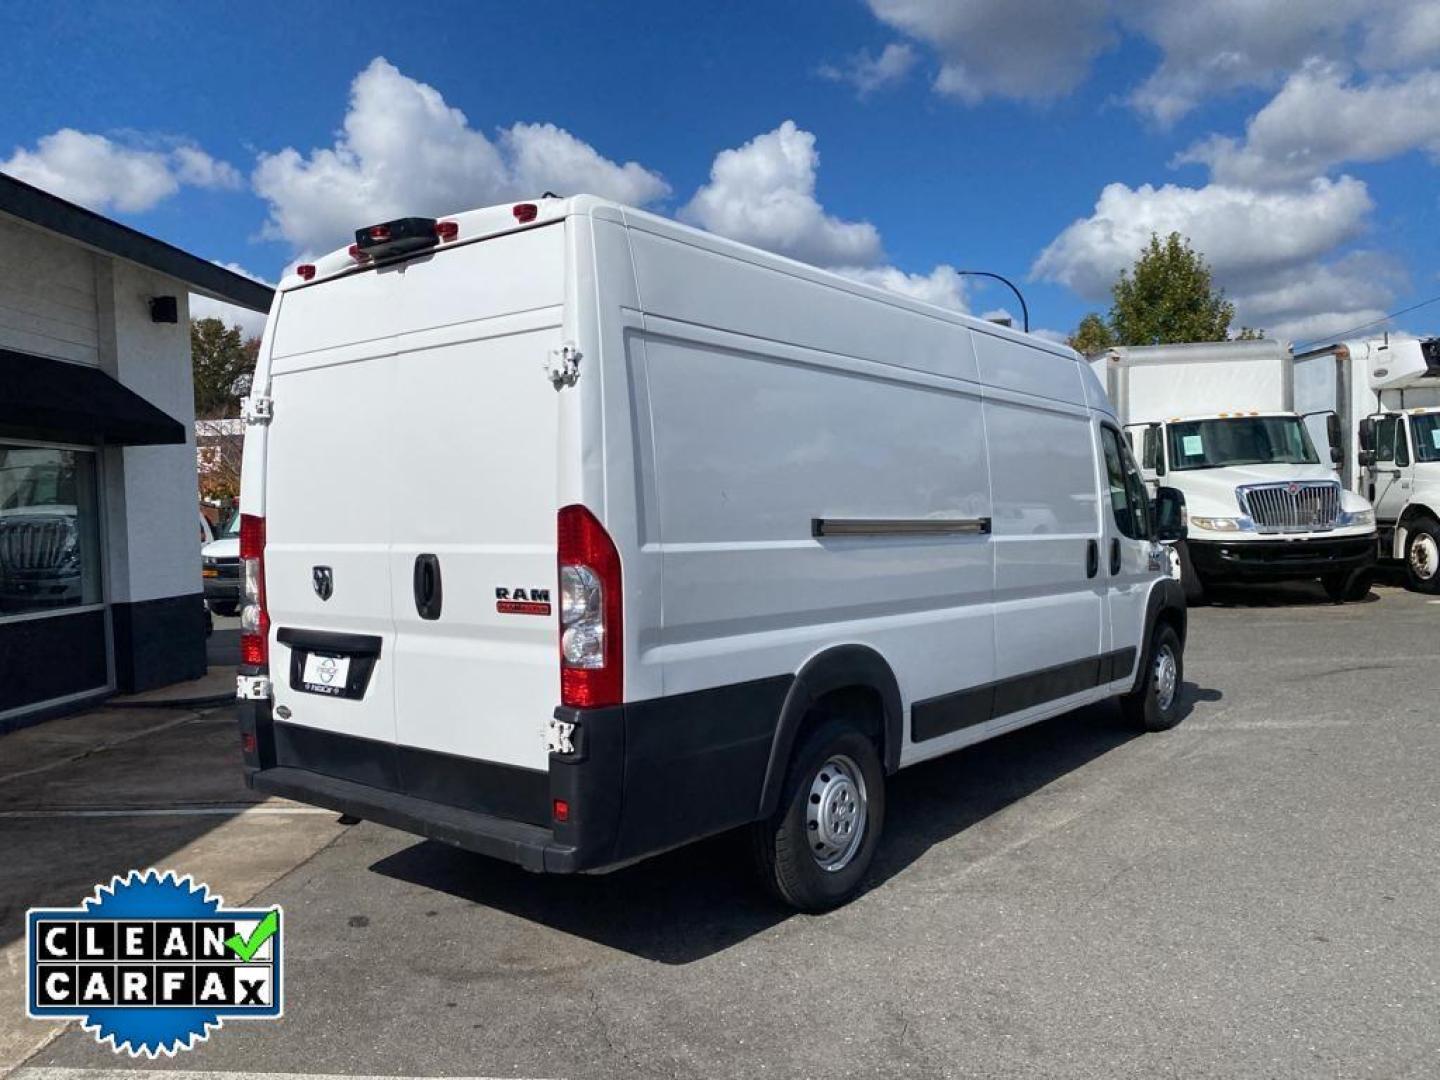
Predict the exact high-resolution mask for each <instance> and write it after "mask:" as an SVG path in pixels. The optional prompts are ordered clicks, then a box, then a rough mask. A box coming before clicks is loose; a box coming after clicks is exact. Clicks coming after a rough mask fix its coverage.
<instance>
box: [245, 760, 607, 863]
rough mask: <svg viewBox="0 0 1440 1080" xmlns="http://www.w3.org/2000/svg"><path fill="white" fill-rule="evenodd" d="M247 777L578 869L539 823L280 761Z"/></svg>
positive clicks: (475, 846)
mask: <svg viewBox="0 0 1440 1080" xmlns="http://www.w3.org/2000/svg"><path fill="white" fill-rule="evenodd" d="M246 780H247V782H248V783H249V785H250V786H251V787H252V788H254V789H256V790H257V791H264V792H268V793H269V794H271V795H280V796H283V797H284V798H287V799H295V800H296V801H297V802H303V803H310V804H311V805H314V806H323V807H325V808H326V809H329V810H334V811H337V812H338V813H342V814H352V815H354V816H355V817H358V818H364V819H365V820H366V821H375V822H378V823H379V824H381V825H388V826H390V827H391V828H392V829H400V830H402V831H404V832H409V833H415V834H416V835H417V836H424V837H427V838H429V839H431V840H439V841H442V842H443V843H446V844H453V845H455V846H456V847H461V848H465V849H466V850H467V851H474V852H477V853H479V854H481V855H488V856H490V857H491V858H492V859H500V860H502V861H504V862H510V863H515V864H517V865H519V866H522V867H524V868H525V869H526V870H534V871H537V872H542V871H543V872H548V873H552V874H565V873H572V872H574V871H575V870H577V869H579V868H580V866H579V863H580V859H579V855H580V853H579V852H578V851H577V849H575V848H573V847H568V846H566V845H563V844H557V843H555V837H554V834H553V833H552V832H551V831H550V830H549V829H545V828H542V827H541V826H539V825H530V824H528V823H526V822H523V821H512V820H509V819H507V818H500V817H494V816H493V815H490V814H482V813H480V812H479V811H476V810H463V809H461V808H459V807H456V806H447V805H445V804H444V803H436V802H430V801H429V800H426V799H417V798H415V797H414V796H413V795H402V794H398V793H396V792H393V791H383V790H381V789H380V788H374V787H370V786H368V785H366V784H357V783H355V782H354V781H353V780H339V779H336V778H335V777H333V776H324V775H322V774H320V773H315V772H309V771H307V770H305V769H296V768H289V767H286V766H283V765H282V766H276V767H275V768H272V769H257V770H254V771H251V772H248V773H247V774H246Z"/></svg>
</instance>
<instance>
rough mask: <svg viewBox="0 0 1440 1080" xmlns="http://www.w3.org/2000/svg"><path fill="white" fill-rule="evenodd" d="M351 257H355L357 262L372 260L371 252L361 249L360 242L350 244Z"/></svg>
mask: <svg viewBox="0 0 1440 1080" xmlns="http://www.w3.org/2000/svg"><path fill="white" fill-rule="evenodd" d="M350 258H352V259H354V260H355V261H356V262H361V263H363V262H369V261H370V253H369V252H368V251H361V250H360V245H359V244H351V245H350Z"/></svg>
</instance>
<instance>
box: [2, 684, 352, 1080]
mask: <svg viewBox="0 0 1440 1080" xmlns="http://www.w3.org/2000/svg"><path fill="white" fill-rule="evenodd" d="M231 678H232V679H233V675H232V676H231ZM232 685H233V684H232ZM343 831H344V829H343V827H342V826H340V825H339V824H338V823H337V821H336V817H335V815H334V814H331V813H328V812H326V811H320V810H316V809H314V808H312V807H306V806H300V805H298V804H295V803H291V802H288V801H286V800H282V799H265V798H261V797H260V796H257V795H256V793H254V792H252V791H249V790H248V789H247V788H246V787H245V784H244V781H243V780H242V778H241V770H240V749H239V743H238V738H237V735H236V730H235V716H234V708H233V706H224V707H220V708H214V709H208V710H203V711H194V710H184V709H176V708H174V707H165V708H144V707H137V708H127V709H110V708H104V709H97V710H95V711H93V712H88V713H83V714H80V715H77V716H71V717H65V718H63V719H59V720H52V721H50V722H49V723H44V724H39V725H36V726H35V727H31V728H24V729H22V730H20V731H16V732H13V733H11V734H9V735H6V736H3V737H0V866H3V867H4V868H5V872H4V873H3V874H0V1076H4V1075H5V1074H6V1073H7V1072H8V1071H9V1070H11V1069H13V1068H14V1067H15V1066H17V1065H18V1064H20V1062H22V1061H24V1060H25V1059H26V1058H27V1057H29V1056H30V1055H31V1054H32V1053H34V1052H35V1051H36V1050H37V1049H39V1048H40V1047H41V1046H43V1045H45V1043H47V1042H48V1041H49V1040H50V1039H52V1038H54V1036H55V1035H56V1034H57V1033H58V1032H59V1031H61V1030H62V1029H63V1025H59V1024H54V1023H47V1022H41V1021H35V1020H29V1019H26V1018H25V1002H24V993H25V978H24V964H25V941H24V925H25V911H26V909H27V908H30V907H35V906H56V907H73V906H75V905H76V904H79V903H80V902H81V901H82V900H83V899H84V898H85V897H86V896H88V895H89V894H90V891H91V890H92V889H93V888H94V886H95V885H96V884H97V883H98V882H101V881H106V882H108V881H109V880H110V878H111V877H112V876H113V875H116V874H121V875H123V874H125V873H127V872H128V871H130V870H131V869H145V868H147V867H151V866H154V867H156V868H158V869H162V870H166V869H170V870H175V871H176V872H177V873H181V874H187V873H188V874H191V875H193V877H194V878H195V880H196V881H197V882H204V883H206V884H208V885H209V886H210V889H211V891H212V893H219V894H220V895H221V896H223V897H224V899H225V901H226V903H227V904H232V905H234V904H242V903H245V902H246V901H248V900H250V899H251V898H252V897H253V896H255V894H256V893H258V892H259V891H260V890H261V889H263V888H265V887H266V886H267V885H269V884H270V883H271V882H273V881H275V880H277V879H278V878H280V877H281V876H283V875H284V874H286V873H288V872H289V871H290V870H292V869H294V868H295V867H296V866H298V865H300V864H301V863H303V862H304V861H305V860H306V859H308V858H309V857H310V856H311V855H313V854H314V853H315V852H316V851H318V850H320V849H321V848H323V847H324V846H325V845H326V844H328V843H329V842H330V841H332V840H333V839H335V837H336V836H338V835H339V834H340V833H341V832H343Z"/></svg>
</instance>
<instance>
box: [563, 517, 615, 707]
mask: <svg viewBox="0 0 1440 1080" xmlns="http://www.w3.org/2000/svg"><path fill="white" fill-rule="evenodd" d="M558 539H559V544H558V547H559V563H560V702H561V704H563V705H570V706H574V707H576V708H595V707H597V706H602V705H618V704H620V701H621V698H622V695H623V692H624V672H623V670H622V664H623V661H624V655H625V643H624V635H623V633H622V626H621V621H620V616H621V598H620V553H619V552H618V551H617V550H616V549H615V544H614V542H613V541H612V540H611V539H610V534H609V533H607V532H606V531H605V527H604V526H603V525H601V524H600V522H599V521H597V520H596V518H595V515H594V514H592V513H591V512H590V511H589V510H587V509H586V508H585V507H583V506H567V507H565V508H564V509H562V510H561V511H560V515H559V537H558Z"/></svg>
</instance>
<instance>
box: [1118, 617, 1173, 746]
mask: <svg viewBox="0 0 1440 1080" xmlns="http://www.w3.org/2000/svg"><path fill="white" fill-rule="evenodd" d="M1144 664H1145V669H1144V670H1143V671H1142V672H1141V673H1140V680H1141V681H1140V685H1139V686H1138V687H1137V688H1136V689H1135V690H1134V691H1132V692H1131V693H1129V694H1126V695H1125V696H1124V697H1122V698H1121V699H1120V710H1121V712H1123V713H1124V714H1125V719H1127V720H1129V721H1130V722H1131V723H1132V724H1135V725H1136V726H1137V727H1140V728H1142V729H1144V730H1145V731H1168V730H1169V729H1170V728H1173V727H1174V726H1175V725H1176V724H1178V723H1180V718H1181V713H1180V689H1181V686H1182V685H1183V683H1184V676H1185V661H1184V657H1183V655H1182V652H1181V648H1180V635H1179V634H1177V633H1175V628H1174V627H1173V626H1170V625H1168V624H1166V623H1161V624H1160V625H1159V626H1157V627H1156V628H1155V634H1154V636H1153V637H1152V638H1151V640H1150V648H1149V650H1148V651H1147V652H1146V653H1145V658H1144Z"/></svg>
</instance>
